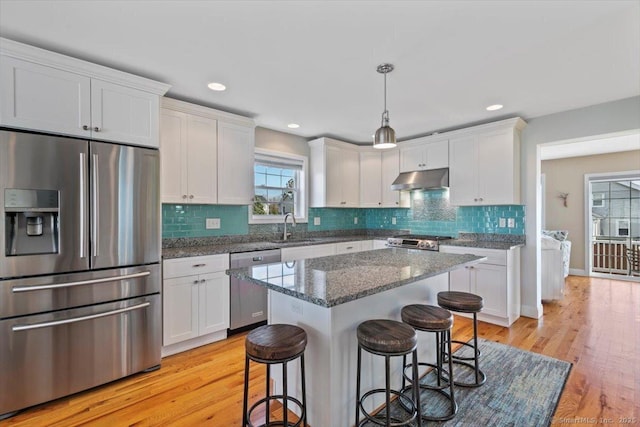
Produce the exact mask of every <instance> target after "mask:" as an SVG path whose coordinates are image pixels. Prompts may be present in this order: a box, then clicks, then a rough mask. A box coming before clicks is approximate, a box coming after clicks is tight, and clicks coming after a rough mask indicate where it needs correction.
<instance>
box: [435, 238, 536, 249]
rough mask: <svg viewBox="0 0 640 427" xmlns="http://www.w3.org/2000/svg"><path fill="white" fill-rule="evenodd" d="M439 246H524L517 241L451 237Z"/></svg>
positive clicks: (490, 247)
mask: <svg viewBox="0 0 640 427" xmlns="http://www.w3.org/2000/svg"><path fill="white" fill-rule="evenodd" d="M440 246H463V247H467V248H480V249H499V250H504V251H508V250H510V249H513V248H518V247H522V246H524V243H518V242H496V241H488V240H465V239H451V240H445V241H442V242H440Z"/></svg>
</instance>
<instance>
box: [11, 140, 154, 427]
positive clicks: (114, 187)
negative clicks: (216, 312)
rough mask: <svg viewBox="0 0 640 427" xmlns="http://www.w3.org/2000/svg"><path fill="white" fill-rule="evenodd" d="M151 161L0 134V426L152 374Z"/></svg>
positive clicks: (86, 144) (100, 146) (124, 150)
mask: <svg viewBox="0 0 640 427" xmlns="http://www.w3.org/2000/svg"><path fill="white" fill-rule="evenodd" d="M158 158H159V157H158V151H157V150H154V149H146V148H137V147H131V146H125V145H118V144H111V143H103V142H97V141H87V140H80V139H72V138H64V137H58V136H50V135H42V134H35V133H27V132H17V131H11V130H0V209H2V217H3V218H2V221H0V245H1V246H0V247H1V251H0V252H1V256H0V419H1V418H2V417H3V415H4V416H6V415H9V414H11V413H13V412H15V411H18V410H20V409H23V408H26V407H28V406H32V405H35V404H39V403H42V402H45V401H48V400H52V399H56V398H58V397H61V396H65V395H68V394H72V393H75V392H78V391H81V390H85V389H88V388H91V387H94V386H96V385H100V384H104V383H107V382H110V381H113V380H115V379H118V378H122V377H124V376H127V375H130V374H133V373H136V372H139V371H143V370H148V369H154V368H156V367H158V366H159V364H160V349H161V336H162V334H161V312H160V309H161V303H160V287H161V270H160V264H159V261H160V228H159V218H160V202H159V200H160V199H159V162H158Z"/></svg>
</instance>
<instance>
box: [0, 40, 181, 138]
mask: <svg viewBox="0 0 640 427" xmlns="http://www.w3.org/2000/svg"><path fill="white" fill-rule="evenodd" d="M169 87H170V86H168V85H165V84H163V83H159V82H154V81H152V80H148V79H145V78H142V77H138V76H134V75H131V74H128V73H123V72H120V71H116V70H112V69H109V68H106V67H102V66H98V65H95V64H90V63H88V62H85V61H81V60H78V59H75V58H70V57H68V56H64V55H59V54H56V53H53V52H48V51H45V50H42V49H37V48H34V47H32V46H28V45H24V44H21V43H16V42H13V41H11V40H6V39H0V90H1V92H2V97H0V98H1V100H0V124H1V125H2V126H9V127H15V128H21V129H28V130H37V131H42V132H50V133H55V134H63V135H71V136H78V137H81V138H92V139H98V140H104V141H115V142H123V143H129V144H135V145H141V146H147V147H158V144H159V137H158V135H159V128H158V122H159V97H160V96H161V95H163V94H164V93H165V92H166V91H167V90H168V89H169Z"/></svg>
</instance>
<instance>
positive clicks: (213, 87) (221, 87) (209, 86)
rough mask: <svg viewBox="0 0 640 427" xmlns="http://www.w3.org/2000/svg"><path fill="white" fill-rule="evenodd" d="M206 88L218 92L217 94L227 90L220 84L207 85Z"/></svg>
mask: <svg viewBox="0 0 640 427" xmlns="http://www.w3.org/2000/svg"><path fill="white" fill-rule="evenodd" d="M207 87H208V88H209V89H211V90H215V91H218V92H220V91H223V90H225V89H227V87H226V86H225V85H223V84H222V83H216V82H212V83H209V84H208V85H207Z"/></svg>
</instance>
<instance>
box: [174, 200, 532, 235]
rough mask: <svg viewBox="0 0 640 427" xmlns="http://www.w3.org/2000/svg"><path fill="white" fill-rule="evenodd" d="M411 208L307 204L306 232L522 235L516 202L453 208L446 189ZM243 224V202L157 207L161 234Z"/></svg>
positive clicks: (229, 231)
mask: <svg viewBox="0 0 640 427" xmlns="http://www.w3.org/2000/svg"><path fill="white" fill-rule="evenodd" d="M411 206H412V207H411V208H410V209H406V208H404V209H401V208H381V209H379V208H371V209H359V208H309V216H308V217H309V223H308V224H307V230H308V231H332V230H358V229H364V228H368V229H398V230H400V229H403V230H407V229H408V230H411V232H412V233H414V234H437V235H445V236H452V237H456V236H457V235H458V233H460V232H467V233H496V234H517V235H524V223H525V207H524V206H522V205H500V206H460V207H456V206H451V205H450V204H449V194H448V190H438V191H423V192H420V191H414V192H412V193H411ZM315 217H318V218H320V225H313V219H314V218H315ZM206 218H220V223H221V227H220V229H216V230H207V229H206V228H205V219H206ZM394 218H395V224H393V219H394ZM500 218H505V219H509V218H513V219H514V221H515V227H513V228H508V227H500V226H499V225H500ZM248 222H249V210H248V209H247V207H246V206H227V205H173V204H164V205H162V237H163V238H175V237H209V236H223V235H243V234H249V225H248ZM258 228H259V227H258ZM253 229H256V227H253V228H252V230H253ZM252 233H253V232H252Z"/></svg>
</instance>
